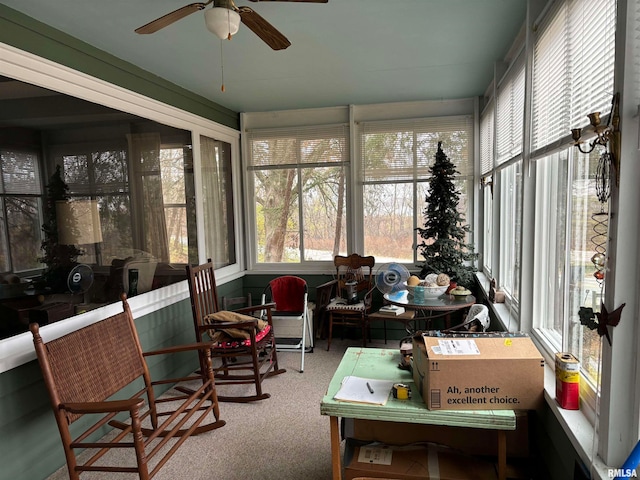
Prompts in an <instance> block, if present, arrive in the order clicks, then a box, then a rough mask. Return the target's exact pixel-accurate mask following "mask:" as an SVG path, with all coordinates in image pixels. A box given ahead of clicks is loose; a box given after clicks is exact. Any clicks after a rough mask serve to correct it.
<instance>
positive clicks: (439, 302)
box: [383, 290, 476, 328]
mask: <svg viewBox="0 0 640 480" xmlns="http://www.w3.org/2000/svg"><path fill="white" fill-rule="evenodd" d="M383 297H384V299H385V300H386V301H387V302H389V303H390V304H392V305H398V306H400V307H405V308H406V309H407V310H416V311H418V312H420V316H421V318H422V319H424V320H425V321H427V320H432V319H434V318H439V317H447V318H446V324H447V325H446V326H447V328H448V327H449V325H448V324H449V316H450V315H451V313H452V312H455V311H457V310H462V309H464V308H469V307H470V306H471V305H473V304H474V303H476V297H474V296H473V295H464V296H458V295H448V294H443V295H440V296H439V297H436V298H419V297H414V296H413V295H411V294H409V292H408V291H407V290H399V291H397V292H392V293H385V294H384V295H383Z"/></svg>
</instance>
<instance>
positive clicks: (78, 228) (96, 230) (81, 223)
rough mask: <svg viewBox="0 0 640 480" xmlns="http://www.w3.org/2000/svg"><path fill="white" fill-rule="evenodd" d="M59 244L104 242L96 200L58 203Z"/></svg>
mask: <svg viewBox="0 0 640 480" xmlns="http://www.w3.org/2000/svg"><path fill="white" fill-rule="evenodd" d="M56 219H57V222H58V243H60V244H61V245H87V244H89V243H100V242H102V229H101V228H100V213H99V211H98V202H96V201H95V200H72V201H64V202H57V203H56Z"/></svg>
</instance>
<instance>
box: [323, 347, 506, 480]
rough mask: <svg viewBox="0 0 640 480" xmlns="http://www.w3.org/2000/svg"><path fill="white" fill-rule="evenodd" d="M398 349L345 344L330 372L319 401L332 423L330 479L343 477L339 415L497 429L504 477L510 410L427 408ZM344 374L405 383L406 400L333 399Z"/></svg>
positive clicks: (338, 479)
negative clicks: (381, 402) (403, 367)
mask: <svg viewBox="0 0 640 480" xmlns="http://www.w3.org/2000/svg"><path fill="white" fill-rule="evenodd" d="M398 363H400V351H399V350H395V349H394V350H391V349H382V348H358V347H351V348H348V349H347V351H346V352H345V354H344V356H343V357H342V361H341V362H340V365H338V369H337V370H336V373H335V374H334V375H333V378H332V379H331V382H330V383H329V388H327V393H326V394H325V396H324V397H323V398H322V402H321V403H320V413H321V414H322V415H327V416H329V421H330V425H331V459H332V468H333V480H341V479H342V462H341V455H340V431H339V428H338V418H340V417H342V418H359V419H365V420H379V421H387V422H404V423H422V424H429V425H445V426H450V427H467V428H480V429H489V430H498V478H499V480H504V479H505V478H506V467H507V443H506V431H507V430H515V428H516V415H515V412H514V411H513V410H473V411H472V410H469V411H466V410H428V409H427V406H426V405H425V403H424V401H423V400H422V397H421V396H420V392H419V391H418V388H417V387H416V385H415V384H414V383H413V378H412V376H411V372H409V371H407V370H401V369H399V368H398ZM347 375H354V376H358V377H365V378H371V379H379V380H391V381H393V382H394V383H396V382H399V383H405V384H409V385H410V387H411V393H412V397H411V398H410V399H409V400H397V399H395V398H393V395H391V392H389V399H388V400H387V403H386V404H385V405H371V404H364V403H353V402H345V401H339V400H334V398H333V397H334V396H335V394H336V393H337V392H338V390H339V389H340V385H341V383H342V379H343V378H344V377H345V376H347Z"/></svg>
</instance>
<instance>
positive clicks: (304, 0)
mask: <svg viewBox="0 0 640 480" xmlns="http://www.w3.org/2000/svg"><path fill="white" fill-rule="evenodd" d="M251 1H252V2H300V3H329V0H251Z"/></svg>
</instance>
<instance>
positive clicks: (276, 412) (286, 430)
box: [49, 339, 397, 480]
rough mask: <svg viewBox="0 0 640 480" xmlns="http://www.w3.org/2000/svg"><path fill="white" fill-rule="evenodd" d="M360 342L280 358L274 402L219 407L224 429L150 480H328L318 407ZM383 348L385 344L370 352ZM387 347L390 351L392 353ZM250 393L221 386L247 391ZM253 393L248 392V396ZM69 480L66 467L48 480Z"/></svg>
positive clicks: (272, 382) (271, 387) (200, 439)
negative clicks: (352, 348) (343, 361)
mask: <svg viewBox="0 0 640 480" xmlns="http://www.w3.org/2000/svg"><path fill="white" fill-rule="evenodd" d="M348 346H359V341H358V340H351V341H348V340H344V341H341V340H339V339H335V340H333V341H332V342H331V351H330V352H327V351H326V341H322V340H320V341H318V342H317V344H316V348H315V349H314V352H313V353H307V354H306V355H305V368H304V372H303V373H299V369H300V353H294V352H279V353H278V360H279V362H280V366H281V367H284V368H286V369H287V372H286V373H284V374H282V375H277V376H275V377H272V378H268V379H267V380H265V382H264V383H263V388H264V391H266V392H268V393H270V394H271V398H269V399H266V400H261V401H259V402H253V403H248V404H240V403H228V402H224V403H221V404H220V416H221V418H222V419H223V420H225V421H226V422H227V424H226V425H225V426H224V427H222V428H220V429H218V430H214V431H213V432H209V433H206V434H203V435H200V436H196V437H192V438H190V439H189V440H187V441H186V442H185V443H184V444H183V445H182V447H181V448H180V449H179V450H178V452H177V453H176V454H175V455H174V456H173V457H172V458H171V459H170V460H169V462H168V463H167V464H166V465H165V466H164V467H163V469H162V470H161V472H160V473H159V474H158V475H157V476H156V477H155V478H156V479H159V480H177V479H191V480H205V479H206V480H298V479H300V480H329V479H330V478H331V450H330V443H329V419H328V417H326V416H323V415H320V401H321V399H322V397H323V395H324V393H325V391H326V389H327V386H328V385H329V381H330V380H331V377H332V376H333V373H334V372H335V370H336V368H337V366H338V364H339V363H340V360H341V358H342V354H343V353H344V351H345V349H346V347H348ZM369 346H370V347H384V346H385V345H384V343H382V342H380V343H373V344H369ZM396 346H397V342H396V341H390V342H389V344H388V345H387V347H388V348H396ZM248 388H249V387H247V386H244V385H243V386H223V387H220V389H219V393H220V394H223V392H228V391H229V390H225V389H248ZM249 391H250V390H249ZM135 477H136V476H135V475H122V474H121V475H114V474H112V475H108V474H97V473H96V474H84V475H83V476H82V478H83V480H84V479H87V480H92V479H101V480H105V479H109V480H110V479H111V478H115V479H120V478H122V479H127V478H135ZM62 479H68V474H67V471H66V466H65V467H63V468H62V469H60V470H58V471H57V472H55V473H54V474H53V475H51V476H50V477H49V480H62Z"/></svg>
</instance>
